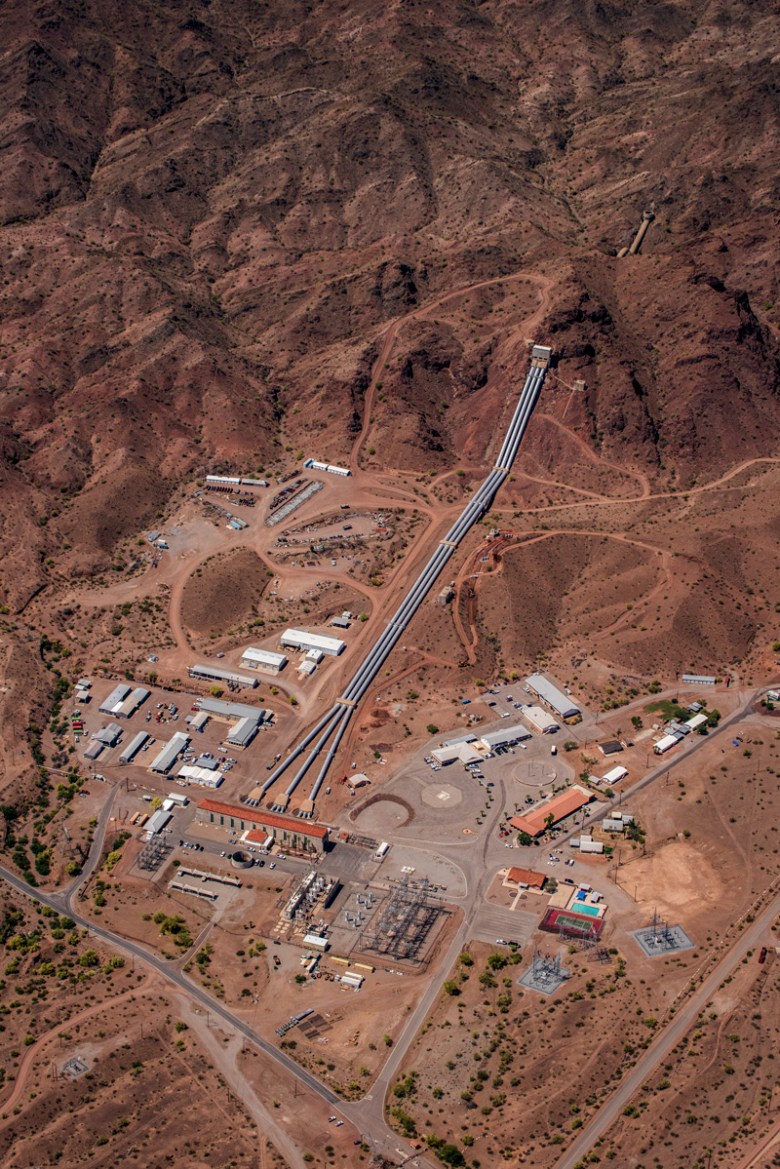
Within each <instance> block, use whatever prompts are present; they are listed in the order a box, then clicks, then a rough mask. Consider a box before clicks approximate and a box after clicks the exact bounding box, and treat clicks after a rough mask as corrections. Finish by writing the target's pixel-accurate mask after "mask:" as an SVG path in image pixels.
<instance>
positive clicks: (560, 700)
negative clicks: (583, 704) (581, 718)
mask: <svg viewBox="0 0 780 1169" xmlns="http://www.w3.org/2000/svg"><path fill="white" fill-rule="evenodd" d="M525 684H526V686H528V688H529V689H530V690H533V692H534V694H536V695H537V696H538V697H539V698H541V700H542V702H546V703H547V705H548V706H549V707H550V708H551V709H552V710H554V711H555V713H556V714H557V715H559V716H560V717H561V718H576V717H577V716H578V715H579V714H580V713H581V712H580V708H579V707H578V706H575V705H574V703H573V702H572V700H571V699H570V698H569V697H568V696H567V695H566V694H564V693H563V691H562V690H560V689H559V688H558V687H557V686H556V685H555V683H554V682H551V681H550V680H549V679H548V678H545V677H544V675H543V674H531V676H530V677H529V678H526V680H525Z"/></svg>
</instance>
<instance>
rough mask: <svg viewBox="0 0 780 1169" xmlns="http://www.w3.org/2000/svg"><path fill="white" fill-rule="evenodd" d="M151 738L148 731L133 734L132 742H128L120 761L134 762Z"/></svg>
mask: <svg viewBox="0 0 780 1169" xmlns="http://www.w3.org/2000/svg"><path fill="white" fill-rule="evenodd" d="M148 738H149V736H148V735H147V733H146V731H139V732H138V734H137V735H133V737H132V739H131V740H130V742H129V743H128V744H127V746H126V747H125V749H124V750H123V752H122V754H121V755H120V756H119V762H120V763H132V762H133V759H135V757H136V755H137V754H138V752H139V751H140V750H141V748H142V747H143V745H144V743H145V742H146V740H147V739H148Z"/></svg>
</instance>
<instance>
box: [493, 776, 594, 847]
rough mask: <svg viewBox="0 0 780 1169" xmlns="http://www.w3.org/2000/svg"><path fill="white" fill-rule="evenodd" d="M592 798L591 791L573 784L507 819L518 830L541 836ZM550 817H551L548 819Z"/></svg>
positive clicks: (529, 834)
mask: <svg viewBox="0 0 780 1169" xmlns="http://www.w3.org/2000/svg"><path fill="white" fill-rule="evenodd" d="M592 799H594V796H593V792H589V791H586V789H585V788H584V787H580V786H579V784H576V783H575V784H573V785H572V786H571V787H569V788H567V789H566V791H563V792H560V793H559V794H558V795H557V796H553V797H552V799H551V800H545V801H544V802H543V803H541V804H537V805H536V806H535V807H533V808H531V810H530V812H525V813H524V814H523V815H522V816H515V817H514V818H513V819H511V820H510V821H509V823H510V824H511V825H512V827H513V828H515V829H516V830H517V831H518V832H525V833H527V834H528V836H541V835H542V833H543V832H546V831H547V829H548V828H549V827H551V826H552V825H553V824H557V823H558V822H559V821H560V820H565V819H566V817H567V816H571V814H572V812H578V811H579V809H580V808H584V807H585V805H586V804H589V803H590V802H591V800H592ZM550 817H552V819H550Z"/></svg>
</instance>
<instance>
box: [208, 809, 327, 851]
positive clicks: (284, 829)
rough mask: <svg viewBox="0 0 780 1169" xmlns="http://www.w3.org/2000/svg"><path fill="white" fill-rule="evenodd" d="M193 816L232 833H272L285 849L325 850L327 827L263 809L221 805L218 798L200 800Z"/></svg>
mask: <svg viewBox="0 0 780 1169" xmlns="http://www.w3.org/2000/svg"><path fill="white" fill-rule="evenodd" d="M195 819H196V820H197V821H198V823H199V824H216V825H217V826H218V827H220V828H227V829H228V830H229V831H231V830H232V831H233V832H246V831H248V830H251V829H257V828H261V829H263V831H264V832H266V833H268V834H269V835H273V836H274V837H275V838H276V840H277V841H278V843H279V844H281V845H283V846H284V847H285V848H290V849H296V850H298V851H300V852H324V851H325V844H326V842H327V839H328V830H327V828H325V827H324V825H322V824H312V823H310V822H309V821H308V820H296V819H294V818H293V817H292V816H279V815H278V814H277V813H276V812H266V811H265V810H264V809H263V808H245V807H238V806H237V805H235V804H223V803H222V801H221V800H201V801H200V803H199V804H198V807H197V809H196V811H195Z"/></svg>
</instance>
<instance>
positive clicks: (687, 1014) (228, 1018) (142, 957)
mask: <svg viewBox="0 0 780 1169" xmlns="http://www.w3.org/2000/svg"><path fill="white" fill-rule="evenodd" d="M755 697H756V695H755V693H753V694H751V695H749V696H748V697H746V699H745V701H744V702H743V704H742V706H741V707H740V708H739V709H738V710H737V711H735V712H734V713H733V714H732V715H730V716H729V717H728V718H726V719H724V720H723V721H722V722H721V724H720V725H719V727H718V728H717V729H716V730H715V731H713V732H711V734H710V735H709V736H707V737H700V736H695V741H694V742H691V743H690V745H686V748H685V749H684V750H683V751H682V752H681V753H678V754H676V756H675V758H674V759H673V760H670V761H669V762H668V763H666V762H664V763H662V764H660V765H659V766H658V767H657V768H655V769H654V770H653V771H652V772H649V773H648V775H646V776H645V777H644V778H643V779H641V780H639V782H638V783H636V784H634V786H633V787H632V788H631V790H630V792H629V793H627V794H632V793H633V792H635V791H640V790H642V789H643V788H645V787H647V786H649V784H651V783H653V782H655V780H656V779H658V778H659V777H660V776H662V775H665V774H666V773H667V772H668V771H671V770H673V769H674V768H675V767H677V766H679V765H680V764H682V763H686V762H688V760H689V759H690V757H691V755H692V754H693V753H694V751H696V750H697V749H698V748H700V747H703V746H705V745H706V744H707V743H709V742H710V741H711V739H712V738H713V737H714V736H715V735H721V734H723V733H725V732H726V731H727V730H728V728H729V727H730V726H731V725H733V724H734V723H735V722H737V721H739V719H741V718H742V717H743V716H744V713H745V711H746V710H747V709H748V707H749V706H750V705H751V703H752V702H753V701H755ZM691 737H692V738H693V736H691ZM114 795H115V792H112V793H111V795H110V796H109V798H108V800H107V801H106V804H105V806H104V808H103V810H102V812H101V814H100V817H99V820H98V824H97V826H96V830H95V836H94V838H93V843H92V849H91V852H90V857H89V860H88V862H87V864H86V865H85V866H84V870H83V872H82V873H81V874H80V875H79V876H78V877H77V878H76V879H75V881H74V882H73V883H72V884H71V885H70V886H69V887H68V888H67V889H64V890H62V891H61V892H55V893H45V892H43V891H42V890H40V889H37V888H35V889H34V888H31V887H30V886H29V885H27V883H26V882H25V881H23V880H22V879H21V878H20V877H18V876H17V875H16V874H15V873H13V872H10V871H9V870H8V869H6V868H4V867H3V866H0V880H3V881H5V882H6V883H7V884H8V885H10V886H11V887H12V888H14V889H15V890H16V891H17V892H18V893H20V894H21V895H22V896H24V897H28V898H30V899H32V900H36V901H39V902H40V903H41V904H44V905H48V906H50V907H51V908H53V909H55V910H57V912H58V913H63V912H67V913H68V914H69V915H70V916H71V917H72V918H73V919H74V921H75V922H77V923H78V924H79V925H80V926H82V927H84V928H86V929H88V930H91V931H92V933H93V934H94V935H95V936H96V937H99V938H101V939H102V940H103V941H105V942H107V943H108V944H109V945H111V946H113V947H114V948H115V949H117V950H118V951H120V952H121V953H125V954H128V955H130V956H131V957H133V958H136V959H138V961H140V962H142V963H144V964H145V965H146V966H148V967H149V968H151V969H153V970H156V971H157V972H158V973H159V974H160V975H161V976H162V977H163V978H165V979H167V980H168V981H169V982H170V983H172V984H173V985H175V986H176V987H177V988H178V989H179V990H181V991H183V992H184V993H185V994H187V995H189V996H190V998H192V999H194V1000H195V1001H197V1002H198V1003H200V1004H201V1005H202V1006H203V1007H204V1008H205V1009H206V1010H207V1011H209V1012H211V1014H212V1015H214V1016H215V1017H217V1018H219V1019H221V1020H222V1021H223V1022H224V1023H225V1024H227V1026H228V1027H230V1028H233V1029H234V1030H235V1031H237V1032H238V1033H239V1034H241V1035H243V1036H244V1037H245V1038H246V1039H247V1040H249V1042H250V1043H253V1044H254V1045H255V1046H256V1047H257V1048H258V1049H259V1050H261V1051H262V1052H263V1053H264V1054H265V1055H267V1056H268V1057H269V1058H270V1059H272V1060H274V1061H275V1062H276V1063H277V1064H278V1065H280V1066H281V1067H283V1068H284V1069H285V1071H287V1072H288V1073H289V1074H290V1075H292V1076H293V1077H294V1078H295V1079H297V1080H298V1081H299V1082H300V1083H302V1084H304V1085H305V1086H306V1087H307V1088H309V1090H310V1091H312V1092H313V1093H314V1094H315V1095H316V1096H318V1097H319V1098H320V1099H321V1100H323V1101H325V1102H326V1103H327V1104H328V1106H329V1107H331V1108H334V1109H336V1110H337V1111H338V1112H339V1114H340V1115H342V1116H344V1117H345V1118H346V1119H348V1120H350V1121H352V1122H353V1123H354V1124H355V1126H356V1128H357V1131H358V1132H359V1133H360V1134H361V1135H362V1136H364V1138H365V1139H367V1140H369V1141H370V1142H371V1143H372V1145H373V1146H374V1148H375V1149H376V1150H378V1151H381V1152H382V1153H384V1154H385V1155H386V1156H390V1157H403V1156H404V1155H405V1156H407V1157H409V1156H410V1155H411V1154H412V1150H411V1148H410V1147H409V1146H408V1144H407V1143H406V1142H404V1141H403V1140H402V1139H401V1138H400V1137H398V1136H397V1135H396V1134H395V1133H394V1132H393V1131H392V1130H391V1129H390V1128H389V1126H388V1124H387V1122H386V1120H385V1113H384V1101H385V1096H386V1093H387V1091H388V1089H389V1087H390V1084H391V1083H392V1081H393V1079H394V1077H395V1075H396V1074H397V1072H398V1070H399V1068H400V1067H401V1064H402V1062H403V1060H404V1057H405V1056H406V1053H407V1051H408V1049H409V1047H410V1046H411V1044H412V1043H413V1041H414V1038H415V1036H416V1034H417V1032H418V1031H419V1029H420V1027H421V1026H422V1024H423V1022H424V1021H425V1019H426V1018H427V1017H428V1015H429V1013H430V1011H431V1009H432V1008H433V1005H434V1003H435V1001H436V998H437V997H438V995H439V993H440V987H441V981H442V978H443V977H444V976H445V975H446V973H447V972H448V971H449V970H450V969H451V967H452V966H453V964H454V962H455V960H456V958H457V955H458V953H459V952H460V950H461V949H462V948H463V946H464V944H465V943H466V941H467V940H468V939H469V937H470V936H471V933H472V931H473V928H474V924H475V921H476V920H477V917H478V914H479V910H480V907H481V906H482V902H483V898H484V893H485V889H486V887H487V885H488V884H489V882H490V880H491V879H492V875H493V872H494V870H495V867H496V865H495V864H494V863H490V862H491V859H494V860H495V859H500V860H501V861H505V859H506V858H505V855H499V842H498V841H497V840H496V839H495V829H496V824H497V822H498V819H499V817H500V815H501V810H502V808H503V800H500V799H499V800H497V801H496V803H495V807H494V811H493V814H492V816H491V817H490V822H489V823H487V824H486V825H485V831H484V835H483V837H482V838H481V839H480V840H479V841H476V842H475V844H476V847H475V848H474V850H473V851H472V852H471V854H470V858H469V860H468V861H466V866H465V867H466V870H467V876H468V889H469V895H468V897H467V899H465V901H464V903H463V905H462V908H463V911H464V919H463V921H462V923H461V925H460V927H459V928H458V930H457V931H456V933H455V936H454V937H453V939H452V941H451V943H450V945H449V946H448V948H447V950H446V951H445V952H444V953H443V954H442V956H441V958H440V960H439V962H438V963H437V965H436V968H435V969H434V970H433V971H432V972H431V975H430V983H429V985H428V987H427V989H426V991H425V993H424V994H423V996H422V998H421V999H420V1001H419V1003H418V1005H417V1007H416V1008H415V1010H414V1011H413V1012H412V1013H411V1015H410V1016H409V1018H408V1019H407V1021H406V1025H405V1026H404V1029H403V1031H402V1032H401V1034H400V1035H399V1037H398V1039H397V1040H396V1043H395V1045H394V1047H393V1048H392V1049H391V1051H390V1054H389V1056H388V1059H387V1061H386V1063H385V1065H384V1067H383V1069H382V1071H381V1073H380V1075H379V1077H378V1079H377V1080H376V1081H375V1083H374V1085H373V1086H372V1088H371V1090H370V1092H369V1093H368V1095H367V1096H366V1097H364V1099H363V1100H361V1101H358V1102H356V1103H352V1104H346V1103H344V1102H343V1101H342V1100H341V1099H340V1097H338V1096H337V1095H336V1094H335V1093H334V1092H332V1091H331V1090H330V1089H329V1088H327V1087H326V1086H325V1085H323V1084H322V1083H320V1081H319V1080H318V1079H317V1078H316V1077H315V1076H313V1075H312V1074H311V1073H309V1072H308V1071H306V1070H305V1069H304V1068H302V1067H301V1066H300V1065H299V1064H298V1063H296V1062H295V1060H293V1059H291V1058H290V1057H289V1056H287V1055H286V1054H285V1052H283V1051H281V1050H280V1049H279V1048H277V1047H276V1046H275V1045H274V1044H272V1043H269V1042H268V1041H267V1040H265V1039H263V1038H262V1036H260V1035H258V1034H257V1032H255V1031H254V1030H253V1029H252V1028H251V1027H250V1026H249V1025H248V1024H247V1023H245V1022H244V1021H243V1019H241V1018H239V1017H238V1016H237V1015H235V1014H233V1012H232V1011H230V1010H229V1009H228V1008H227V1007H225V1006H224V1005H223V1004H222V1003H220V1002H219V1001H218V1000H216V999H214V998H212V996H211V995H209V994H208V993H207V992H206V991H205V990H203V989H202V988H201V987H199V986H197V985H196V984H195V983H193V982H191V981H190V979H188V978H187V977H186V976H185V975H184V974H183V972H182V971H181V970H180V969H178V967H177V965H174V964H172V963H170V962H168V961H167V960H165V959H162V958H158V957H157V956H156V955H155V954H153V953H150V952H149V951H148V950H147V949H145V948H144V947H143V946H140V945H138V944H137V943H135V942H132V941H129V940H127V939H125V938H123V937H122V936H121V935H119V934H116V933H113V932H112V931H111V930H109V929H107V928H106V927H105V926H103V925H98V924H96V923H95V922H93V921H90V920H89V919H87V918H85V917H83V916H82V915H81V914H79V912H78V911H77V910H75V909H74V908H73V901H74V899H75V897H76V894H77V893H78V891H79V889H80V888H81V887H82V885H84V884H85V883H86V881H87V880H88V878H89V877H90V876H91V874H92V873H93V872H94V870H95V868H96V866H97V864H98V862H99V859H100V856H101V852H102V848H103V840H104V838H105V834H106V831H107V828H108V825H109V822H110V816H111V809H112V806H113V800H114ZM613 806H614V805H613V804H612V803H609V804H605V805H602V806H600V808H599V809H598V810H596V811H595V812H594V814H592V815H591V816H590V817H589V818H588V820H587V821H586V822H587V823H594V822H595V821H597V820H598V819H600V818H601V817H602V816H604V815H606V814H607V813H608V812H609V810H610V808H611V807H613ZM579 831H581V828H580V827H577V828H576V829H572V831H571V832H570V833H568V834H567V835H566V836H563V837H559V838H558V840H557V841H556V846H557V845H560V844H561V843H562V842H563V841H564V840H566V839H568V837H569V836H571V835H574V834H575V832H579ZM439 847H440V846H439ZM491 851H492V852H493V853H494V857H493V858H490V857H489V853H490V852H491ZM500 851H501V853H503V850H500ZM513 859H515V858H514V857H513ZM459 863H461V865H463V864H464V855H463V853H459ZM779 910H780V897H777V898H776V899H775V900H774V901H773V902H772V903H771V905H770V906H768V907H767V909H765V910H764V911H763V912H762V913H761V915H760V916H759V917H758V918H757V919H756V922H755V923H753V924H752V925H751V927H750V929H749V930H747V931H745V932H744V933H742V934H740V935H739V937H738V938H737V940H736V941H735V943H734V945H733V947H732V948H731V950H730V951H729V952H728V953H727V954H726V955H725V956H724V957H723V958H722V959H721V962H720V964H719V965H718V967H716V969H715V971H714V972H713V973H712V974H711V975H710V976H709V978H708V979H707V980H706V982H705V983H704V984H703V986H702V988H701V989H700V990H699V991H698V992H697V994H696V995H695V996H694V997H693V999H691V1000H690V1001H689V1002H688V1003H686V1004H685V1006H684V1007H683V1008H682V1009H681V1011H680V1012H679V1014H678V1015H677V1016H676V1017H675V1019H674V1020H673V1021H672V1023H671V1024H670V1025H669V1027H667V1028H666V1029H665V1030H664V1031H663V1033H662V1034H660V1035H658V1036H657V1038H656V1040H655V1041H654V1043H653V1044H652V1045H651V1047H650V1048H648V1050H647V1052H646V1053H645V1055H644V1056H643V1058H642V1060H641V1061H640V1063H639V1064H638V1065H637V1066H636V1068H635V1069H634V1070H633V1071H632V1072H631V1073H630V1075H629V1076H627V1077H626V1079H625V1081H624V1082H623V1083H622V1084H621V1085H620V1087H619V1088H618V1089H617V1091H616V1093H615V1095H614V1096H613V1097H611V1098H610V1100H609V1101H608V1102H607V1104H606V1105H605V1106H604V1108H602V1110H601V1111H600V1112H599V1113H598V1114H597V1115H596V1116H595V1117H594V1118H593V1120H591V1122H590V1123H589V1124H588V1125H586V1127H585V1128H584V1129H583V1130H582V1132H581V1133H580V1134H579V1135H578V1137H577V1139H576V1141H575V1142H574V1144H573V1145H572V1146H571V1148H570V1149H569V1151H568V1152H567V1153H566V1154H564V1157H563V1158H562V1159H561V1160H560V1161H559V1162H558V1164H557V1165H556V1167H555V1169H571V1166H572V1165H573V1164H575V1162H576V1161H577V1160H578V1159H580V1157H581V1156H582V1155H583V1152H586V1151H587V1149H588V1148H590V1147H591V1145H592V1144H593V1142H594V1141H595V1140H596V1139H598V1136H599V1135H600V1134H601V1133H603V1132H604V1131H605V1130H606V1129H607V1128H608V1127H609V1125H611V1124H612V1123H613V1121H614V1119H615V1118H616V1116H617V1115H618V1114H619V1111H620V1109H621V1108H622V1107H623V1106H624V1104H625V1102H626V1101H627V1099H628V1098H629V1097H630V1096H631V1095H632V1094H633V1092H634V1091H636V1089H637V1088H638V1087H639V1085H640V1084H641V1083H642V1081H643V1080H644V1079H646V1078H647V1076H648V1075H649V1074H650V1073H651V1072H652V1070H653V1068H654V1067H655V1066H656V1065H657V1063H658V1062H659V1061H660V1060H661V1059H663V1058H664V1057H665V1055H666V1054H667V1053H668V1051H669V1050H670V1049H671V1047H673V1046H674V1044H675V1043H676V1042H677V1041H678V1039H679V1037H680V1035H681V1034H682V1033H683V1032H684V1031H685V1029H686V1028H687V1027H688V1026H689V1025H690V1022H691V1020H692V1019H694V1018H695V1017H696V1014H697V1012H698V1010H699V1009H700V1006H701V1004H702V1003H704V1002H706V1000H707V998H708V997H709V996H710V995H711V994H712V992H713V990H714V988H715V986H716V985H717V984H718V982H720V981H721V980H722V979H723V978H725V977H727V976H728V973H729V972H730V971H731V970H732V969H734V968H735V967H736V965H737V964H738V962H739V961H740V960H741V958H742V956H743V955H744V953H745V951H746V950H747V949H749V948H750V947H751V946H753V945H755V943H756V939H757V938H758V937H760V934H761V931H762V930H763V929H764V928H765V927H766V925H767V924H768V922H769V921H770V920H771V918H772V917H773V916H774V915H775V914H777V913H778V911H779ZM415 1160H419V1161H422V1158H415Z"/></svg>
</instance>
